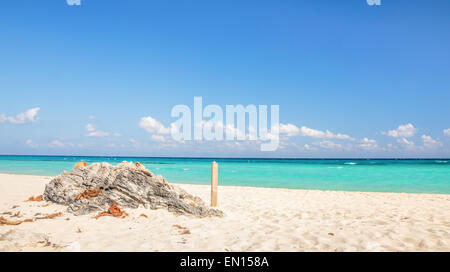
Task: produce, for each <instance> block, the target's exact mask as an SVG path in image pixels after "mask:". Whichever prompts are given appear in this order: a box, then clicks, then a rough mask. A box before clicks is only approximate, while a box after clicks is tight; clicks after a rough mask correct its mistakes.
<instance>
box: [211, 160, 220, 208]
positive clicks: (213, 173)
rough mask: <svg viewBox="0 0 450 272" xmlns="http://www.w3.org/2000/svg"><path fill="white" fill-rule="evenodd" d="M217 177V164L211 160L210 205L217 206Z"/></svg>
mask: <svg viewBox="0 0 450 272" xmlns="http://www.w3.org/2000/svg"><path fill="white" fill-rule="evenodd" d="M218 177H219V164H218V163H217V162H215V161H213V162H212V163H211V207H216V206H217V184H218V181H217V180H218Z"/></svg>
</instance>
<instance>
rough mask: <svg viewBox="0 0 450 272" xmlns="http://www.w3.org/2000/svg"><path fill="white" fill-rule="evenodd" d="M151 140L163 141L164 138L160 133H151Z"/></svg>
mask: <svg viewBox="0 0 450 272" xmlns="http://www.w3.org/2000/svg"><path fill="white" fill-rule="evenodd" d="M152 140H153V141H155V142H164V141H165V140H166V139H165V138H164V136H162V135H152Z"/></svg>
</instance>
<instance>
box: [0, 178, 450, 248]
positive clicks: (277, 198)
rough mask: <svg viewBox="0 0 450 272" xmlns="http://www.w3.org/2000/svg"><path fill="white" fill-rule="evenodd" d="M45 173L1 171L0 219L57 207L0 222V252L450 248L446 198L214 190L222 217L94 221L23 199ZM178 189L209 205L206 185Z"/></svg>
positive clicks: (138, 213)
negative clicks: (19, 173) (180, 227)
mask: <svg viewBox="0 0 450 272" xmlns="http://www.w3.org/2000/svg"><path fill="white" fill-rule="evenodd" d="M51 178H52V177H51V176H32V175H15V174H0V217H4V218H6V219H8V220H25V219H29V218H35V217H36V216H37V217H42V216H46V215H47V216H48V215H51V214H59V213H61V214H60V216H57V217H55V218H52V219H42V220H35V221H33V222H28V223H22V224H20V225H0V251H201V252H204V251H219V252H227V251H246V252H256V251H263V252H265V251H450V213H445V212H443V211H445V210H449V208H450V195H441V194H409V193H374V192H347V191H320V190H299V189H284V188H280V189H278V188H277V189H275V188H259V187H240V186H219V192H218V209H220V210H222V211H223V212H224V213H225V216H224V217H222V218H216V217H214V218H196V217H192V216H186V215H179V216H177V215H174V214H172V213H170V212H168V211H167V210H164V209H158V210H150V209H145V208H143V207H140V208H137V209H126V212H127V213H128V214H129V216H128V217H126V218H124V219H121V218H113V217H102V218H99V219H95V218H94V217H95V215H96V214H94V213H93V214H89V215H82V216H75V215H73V214H71V213H69V212H68V211H67V208H66V207H65V206H61V205H57V204H54V203H48V202H45V201H41V202H27V201H26V200H27V199H28V198H29V197H31V196H37V195H41V194H42V193H43V189H44V187H45V185H46V184H47V183H48V182H49V181H50V180H51ZM175 185H176V186H179V187H181V188H183V189H185V190H186V191H187V192H189V193H191V194H193V195H196V196H199V197H200V198H202V199H203V200H204V201H205V203H209V197H210V186H208V185H190V184H175ZM142 215H145V216H146V217H144V216H142ZM177 226H182V227H183V228H185V229H187V230H189V232H188V233H187V234H186V233H181V232H180V229H179V228H178V227H177ZM183 230H184V229H183ZM36 237H38V238H39V239H38V240H43V239H44V240H45V241H46V242H45V243H40V242H39V241H37V240H36V239H37V238H36ZM33 239H34V240H33Z"/></svg>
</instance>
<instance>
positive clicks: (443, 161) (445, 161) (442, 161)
mask: <svg viewBox="0 0 450 272" xmlns="http://www.w3.org/2000/svg"><path fill="white" fill-rule="evenodd" d="M435 162H436V163H447V162H448V161H435Z"/></svg>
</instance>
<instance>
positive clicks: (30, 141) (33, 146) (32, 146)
mask: <svg viewBox="0 0 450 272" xmlns="http://www.w3.org/2000/svg"><path fill="white" fill-rule="evenodd" d="M26 144H27V145H28V146H29V147H31V148H37V147H39V145H37V144H35V143H33V141H32V140H31V139H28V140H27V141H26Z"/></svg>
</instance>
